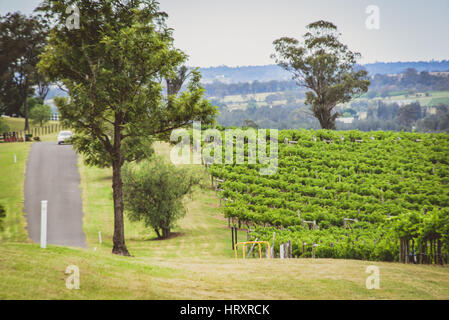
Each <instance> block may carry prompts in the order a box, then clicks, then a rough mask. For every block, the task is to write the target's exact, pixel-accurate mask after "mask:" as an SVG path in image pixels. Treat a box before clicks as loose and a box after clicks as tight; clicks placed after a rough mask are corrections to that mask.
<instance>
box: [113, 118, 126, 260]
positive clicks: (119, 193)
mask: <svg viewBox="0 0 449 320" xmlns="http://www.w3.org/2000/svg"><path fill="white" fill-rule="evenodd" d="M120 123H121V119H120V118H119V117H117V116H116V121H115V124H114V146H113V148H114V157H113V160H112V189H113V196H114V236H113V242H114V246H113V248H112V253H114V254H119V255H122V256H130V254H129V252H128V249H127V248H126V245H125V225H124V221H123V209H124V204H123V181H122V171H121V169H122V165H123V160H122V158H123V157H122V155H121V142H122V141H121V138H122V137H121V128H120Z"/></svg>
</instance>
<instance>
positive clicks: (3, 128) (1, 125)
mask: <svg viewBox="0 0 449 320" xmlns="http://www.w3.org/2000/svg"><path fill="white" fill-rule="evenodd" d="M10 131H11V127H10V126H9V124H8V122H6V119H4V118H3V117H0V134H3V133H5V132H10Z"/></svg>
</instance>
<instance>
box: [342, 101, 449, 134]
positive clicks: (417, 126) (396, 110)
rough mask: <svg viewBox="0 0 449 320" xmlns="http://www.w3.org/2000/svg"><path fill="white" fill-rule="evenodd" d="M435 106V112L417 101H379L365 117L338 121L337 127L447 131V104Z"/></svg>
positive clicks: (448, 125) (370, 129) (448, 129)
mask: <svg viewBox="0 0 449 320" xmlns="http://www.w3.org/2000/svg"><path fill="white" fill-rule="evenodd" d="M435 108H436V112H435V113H430V112H429V108H428V107H422V106H421V105H420V104H419V102H413V103H409V104H406V105H403V106H399V105H398V104H397V103H392V104H387V103H384V102H382V101H379V102H378V105H377V106H376V107H369V109H368V111H367V117H366V119H356V120H354V122H353V123H351V124H343V123H338V125H337V128H338V129H341V130H361V131H377V130H383V131H386V130H392V131H401V130H404V131H413V130H415V131H420V132H448V133H449V106H445V105H440V106H437V107H435Z"/></svg>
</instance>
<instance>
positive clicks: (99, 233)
mask: <svg viewBox="0 0 449 320" xmlns="http://www.w3.org/2000/svg"><path fill="white" fill-rule="evenodd" d="M98 240H99V242H100V244H102V243H103V241H102V240H101V231H98Z"/></svg>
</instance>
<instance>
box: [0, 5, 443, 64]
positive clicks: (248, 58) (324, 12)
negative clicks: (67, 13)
mask: <svg viewBox="0 0 449 320" xmlns="http://www.w3.org/2000/svg"><path fill="white" fill-rule="evenodd" d="M39 2H40V0H0V14H2V15H3V14H5V13H6V12H10V11H17V10H20V11H22V12H23V13H31V12H32V10H33V9H34V7H36V5H37V4H38V3H39ZM369 5H375V6H377V7H378V8H379V10H380V26H379V27H380V28H379V29H378V30H376V29H375V30H369V29H368V28H367V27H366V25H365V22H366V20H367V18H368V16H369V14H367V13H366V8H367V7H368V6H369ZM160 7H161V9H162V10H163V11H165V12H167V13H168V15H169V19H168V24H169V26H170V27H172V28H174V29H175V32H174V37H175V44H176V46H177V47H178V48H180V49H182V50H184V51H185V52H186V53H187V54H188V55H189V56H190V61H189V64H190V65H192V66H200V67H209V66H218V65H228V66H245V65H265V64H273V63H274V61H273V60H272V59H270V54H271V53H273V45H272V42H273V40H275V39H277V38H279V37H282V36H290V37H295V38H301V37H302V35H303V34H304V33H305V26H306V25H307V24H309V23H311V22H313V21H316V20H320V19H323V20H329V21H332V22H333V23H335V24H336V25H337V26H338V28H339V30H340V32H341V33H342V34H343V35H342V40H343V42H345V43H346V44H347V45H348V46H349V47H350V49H352V50H354V51H358V52H360V53H361V54H362V57H363V58H362V60H361V62H362V63H369V62H376V61H384V62H387V61H418V60H431V59H435V60H443V59H444V60H447V59H449V19H448V16H449V0H429V1H425V0H393V1H392V0H161V1H160ZM81 19H82V13H81Z"/></svg>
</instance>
